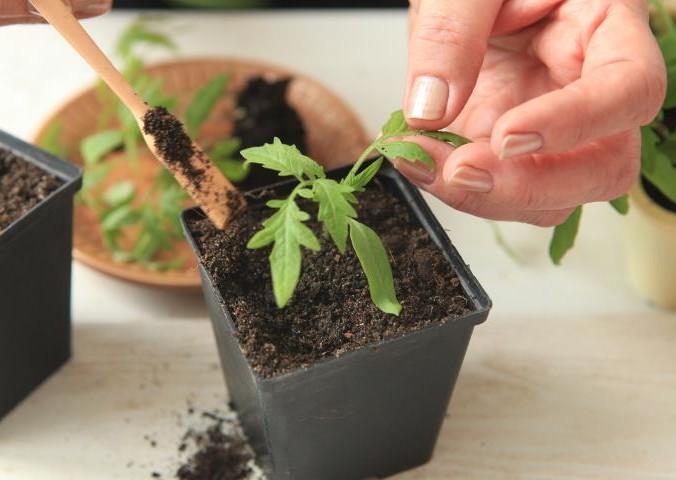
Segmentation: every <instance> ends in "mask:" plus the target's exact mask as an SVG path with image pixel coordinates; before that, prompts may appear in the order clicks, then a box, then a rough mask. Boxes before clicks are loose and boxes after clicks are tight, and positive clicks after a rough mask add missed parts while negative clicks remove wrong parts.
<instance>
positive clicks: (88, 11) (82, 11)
mask: <svg viewBox="0 0 676 480" xmlns="http://www.w3.org/2000/svg"><path fill="white" fill-rule="evenodd" d="M68 3H69V4H70V5H71V7H72V9H73V13H75V16H76V17H78V18H88V17H95V16H97V15H102V14H104V13H106V12H107V11H108V10H110V6H111V3H112V0H70V1H68ZM33 12H36V11H35V9H34V8H33V7H32V6H31V5H30V4H29V3H28V0H4V1H3V0H0V26H1V25H9V24H12V23H38V22H44V20H43V19H42V18H41V17H40V15H39V14H38V13H33Z"/></svg>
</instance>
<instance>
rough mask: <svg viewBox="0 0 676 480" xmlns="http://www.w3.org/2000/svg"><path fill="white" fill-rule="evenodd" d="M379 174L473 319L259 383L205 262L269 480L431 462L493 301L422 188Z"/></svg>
mask: <svg viewBox="0 0 676 480" xmlns="http://www.w3.org/2000/svg"><path fill="white" fill-rule="evenodd" d="M345 172H346V170H345V169H340V170H337V171H335V172H333V173H332V176H334V177H336V178H337V177H339V176H341V175H343V174H344V173H345ZM379 178H380V181H381V183H382V184H383V185H384V186H385V188H387V189H388V190H389V191H390V192H392V193H394V194H395V195H396V196H398V197H399V198H400V199H402V200H404V202H405V203H406V205H407V206H408V208H409V211H410V213H412V218H414V219H415V221H417V222H419V223H420V225H421V226H423V227H424V228H425V229H426V230H427V232H428V233H429V234H430V236H431V238H432V239H433V241H434V243H435V244H436V245H437V246H438V247H439V248H440V249H441V250H442V252H443V254H444V256H445V257H446V259H447V260H448V261H449V262H450V263H451V265H452V267H453V268H454V270H455V271H456V273H457V275H458V277H459V278H460V281H461V283H462V285H463V288H464V290H465V292H466V294H467V296H468V297H469V299H470V301H471V303H472V308H471V313H469V314H468V315H465V316H463V317H461V318H456V319H454V320H449V321H447V322H445V323H437V324H432V325H431V326H429V327H426V328H423V329H421V330H417V331H414V332H411V333H408V334H405V335H403V336H400V337H396V338H392V339H388V340H385V341H383V342H380V343H377V344H373V345H370V346H368V347H365V348H361V349H359V350H356V351H352V352H348V353H345V354H343V355H341V356H339V357H336V358H334V357H332V358H328V359H324V360H321V361H319V362H317V363H315V364H313V365H311V366H310V367H308V368H302V369H297V370H294V371H291V372H289V373H286V374H283V375H279V376H275V377H271V378H263V377H261V376H259V375H257V374H256V373H255V372H254V371H253V369H252V368H251V366H250V364H249V362H248V361H247V359H246V357H245V356H244V353H243V352H242V350H241V348H240V345H239V343H238V340H237V337H236V334H235V333H236V330H235V325H234V323H233V318H232V315H231V312H230V311H229V310H228V309H227V307H226V306H225V303H224V301H223V298H222V297H221V294H220V292H219V291H218V289H217V288H216V286H215V283H214V280H213V279H212V278H211V277H210V275H209V274H208V272H207V270H206V269H205V267H204V265H203V264H202V262H201V261H200V265H199V268H200V273H201V277H202V285H203V290H204V296H205V298H206V302H207V305H208V308H209V314H210V317H211V320H212V324H213V328H214V332H215V336H216V341H217V345H218V350H219V354H220V357H221V363H222V366H223V370H224V374H225V380H226V383H227V386H228V390H229V393H230V398H231V400H232V402H233V403H234V404H235V407H236V408H237V410H238V412H239V414H240V418H241V421H242V424H243V426H244V429H245V431H246V433H247V435H248V437H249V440H250V441H251V442H252V445H253V447H254V449H255V450H256V452H257V455H258V459H259V462H260V463H261V464H262V466H263V468H264V469H265V470H266V472H267V474H268V476H269V477H270V478H271V479H272V480H281V479H284V480H287V479H288V480H291V479H293V480H361V479H365V478H373V477H385V476H388V475H391V474H394V473H396V472H399V471H402V470H406V469H409V468H412V467H415V466H417V465H420V464H423V463H425V462H427V461H428V460H429V458H430V457H431V455H432V451H433V449H434V444H435V442H436V439H437V436H438V433H439V429H440V427H441V424H442V421H443V419H444V417H445V415H446V410H447V407H448V402H449V400H450V396H451V393H452V390H453V387H454V385H455V381H456V378H457V375H458V372H459V370H460V366H461V364H462V360H463V357H464V354H465V351H466V349H467V345H468V342H469V339H470V337H471V334H472V331H473V329H474V326H475V325H477V324H479V323H481V322H483V321H484V320H485V319H486V317H487V315H488V311H489V310H490V307H491V302H490V299H489V298H488V296H487V295H486V293H485V292H484V290H483V289H482V287H481V286H480V285H479V283H478V282H477V280H476V279H475V278H474V276H473V275H472V273H471V272H470V270H469V268H468V267H467V266H466V265H465V263H464V262H463V261H462V259H461V258H460V256H459V254H458V252H457V251H456V250H455V248H454V247H453V245H452V244H451V242H450V241H449V239H448V236H447V235H446V233H445V232H444V230H443V228H442V227H441V226H440V225H439V223H438V221H437V220H436V218H435V217H434V216H433V214H432V212H431V211H430V209H429V207H428V206H427V204H426V203H425V201H424V200H423V198H422V197H421V195H420V194H419V193H418V191H417V190H416V189H415V188H414V187H413V186H411V185H410V184H409V183H408V182H407V181H406V180H404V179H403V177H401V176H400V175H399V174H398V173H397V172H396V171H394V170H392V169H384V170H383V171H382V172H381V173H379ZM195 215H202V214H201V212H200V211H199V210H197V209H191V210H186V211H185V212H184V213H183V225H184V228H185V231H186V235H187V237H188V239H189V241H190V242H191V244H192V246H193V248H194V249H195V251H196V253H197V255H198V257H199V249H198V246H197V245H196V243H195V241H194V239H193V237H192V234H191V232H190V230H189V228H188V226H187V225H188V221H189V219H190V218H191V217H192V216H195Z"/></svg>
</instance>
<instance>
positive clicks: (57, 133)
mask: <svg viewBox="0 0 676 480" xmlns="http://www.w3.org/2000/svg"><path fill="white" fill-rule="evenodd" d="M62 130H63V123H62V122H61V120H54V121H53V122H52V123H50V124H49V125H48V126H47V129H46V130H45V133H44V134H43V135H42V139H41V140H40V145H39V146H40V148H42V149H43V150H46V151H47V152H49V153H51V154H52V155H56V156H57V157H62V158H63V157H65V156H66V148H65V147H64V146H63V144H62V143H61V131H62Z"/></svg>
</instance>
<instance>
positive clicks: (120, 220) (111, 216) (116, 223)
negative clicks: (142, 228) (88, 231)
mask: <svg viewBox="0 0 676 480" xmlns="http://www.w3.org/2000/svg"><path fill="white" fill-rule="evenodd" d="M139 218H140V215H139V212H138V210H136V209H135V208H133V207H132V206H131V205H128V204H127V205H122V206H120V207H118V208H115V209H113V210H111V211H110V212H108V213H107V214H106V215H105V216H104V217H103V220H102V221H101V228H102V229H103V230H104V231H109V232H110V231H114V230H119V229H120V228H122V227H125V226H127V225H131V224H133V223H136V222H137V221H138V220H139Z"/></svg>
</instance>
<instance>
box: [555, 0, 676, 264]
mask: <svg viewBox="0 0 676 480" xmlns="http://www.w3.org/2000/svg"><path fill="white" fill-rule="evenodd" d="M649 3H650V7H651V10H652V12H651V19H650V20H651V27H652V29H653V32H654V33H655V36H656V37H657V41H658V43H659V46H660V49H661V50H662V55H663V56H664V61H665V63H666V67H667V94H666V98H665V99H664V104H663V105H662V110H661V111H660V113H659V114H658V115H657V117H656V118H655V120H653V122H652V123H650V125H646V126H644V127H641V176H642V177H643V178H644V179H645V180H646V181H647V182H649V183H650V184H652V185H653V186H654V187H655V188H656V189H657V190H658V191H660V192H661V193H662V194H663V195H664V196H665V197H667V198H668V199H669V200H671V201H672V202H676V131H675V129H674V127H675V126H676V121H672V122H671V123H672V125H669V124H668V123H670V122H667V121H666V116H668V111H669V110H671V109H674V108H676V29H675V28H674V21H673V20H672V18H671V16H670V15H669V13H668V12H667V10H666V8H665V7H664V4H663V3H662V2H661V1H660V0H650V2H649ZM610 204H611V205H612V206H613V208H614V209H615V210H616V211H617V212H619V213H621V214H623V215H624V214H626V213H627V212H628V211H629V200H628V197H627V195H624V196H622V197H620V198H618V199H615V200H613V201H611V202H610ZM581 216H582V206H579V207H577V208H576V209H575V211H574V212H573V213H572V214H571V215H570V217H568V219H567V220H566V221H565V222H564V223H563V224H561V225H559V226H558V227H556V228H555V229H554V235H553V236H552V241H551V243H550V246H549V255H550V257H551V259H552V261H553V262H554V263H555V264H557V265H558V264H559V263H560V262H561V259H562V258H563V256H564V255H565V254H566V252H568V250H570V249H571V248H572V247H573V244H574V243H575V238H576V236H577V232H578V228H579V225H580V218H581Z"/></svg>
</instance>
